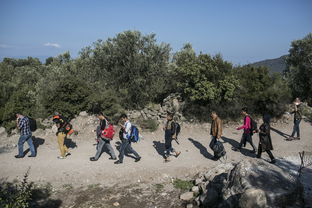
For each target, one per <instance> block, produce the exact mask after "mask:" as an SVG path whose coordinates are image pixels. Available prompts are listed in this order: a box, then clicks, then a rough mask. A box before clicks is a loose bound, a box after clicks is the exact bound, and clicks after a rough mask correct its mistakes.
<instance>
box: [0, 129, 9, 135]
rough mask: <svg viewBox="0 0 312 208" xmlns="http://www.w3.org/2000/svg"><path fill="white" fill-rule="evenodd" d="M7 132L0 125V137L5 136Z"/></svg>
mask: <svg viewBox="0 0 312 208" xmlns="http://www.w3.org/2000/svg"><path fill="white" fill-rule="evenodd" d="M7 136H8V134H7V133H6V131H5V128H4V127H0V137H7Z"/></svg>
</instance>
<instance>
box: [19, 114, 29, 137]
mask: <svg viewBox="0 0 312 208" xmlns="http://www.w3.org/2000/svg"><path fill="white" fill-rule="evenodd" d="M18 127H19V129H20V131H21V136H24V135H31V130H30V125H29V119H28V118H27V117H23V118H21V119H20V120H19V122H18Z"/></svg>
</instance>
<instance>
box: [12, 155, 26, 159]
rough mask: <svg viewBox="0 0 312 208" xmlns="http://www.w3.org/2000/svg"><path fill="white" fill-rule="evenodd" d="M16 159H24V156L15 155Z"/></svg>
mask: <svg viewBox="0 0 312 208" xmlns="http://www.w3.org/2000/svg"><path fill="white" fill-rule="evenodd" d="M14 157H15V158H23V157H24V156H21V155H15V156H14Z"/></svg>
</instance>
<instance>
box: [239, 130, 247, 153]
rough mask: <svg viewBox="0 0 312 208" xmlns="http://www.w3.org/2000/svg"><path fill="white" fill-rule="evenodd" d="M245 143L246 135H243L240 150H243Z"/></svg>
mask: <svg viewBox="0 0 312 208" xmlns="http://www.w3.org/2000/svg"><path fill="white" fill-rule="evenodd" d="M245 143H246V134H245V133H243V135H242V138H241V141H240V143H239V146H238V149H241V148H242V147H243V145H244V144H245Z"/></svg>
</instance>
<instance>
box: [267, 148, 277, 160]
mask: <svg viewBox="0 0 312 208" xmlns="http://www.w3.org/2000/svg"><path fill="white" fill-rule="evenodd" d="M266 152H267V153H268V155H269V157H270V159H271V163H275V158H274V156H273V154H272V152H271V151H270V150H267V151H266Z"/></svg>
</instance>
